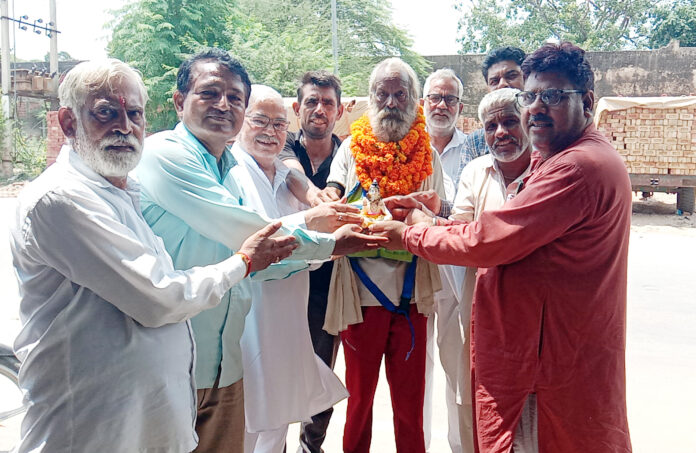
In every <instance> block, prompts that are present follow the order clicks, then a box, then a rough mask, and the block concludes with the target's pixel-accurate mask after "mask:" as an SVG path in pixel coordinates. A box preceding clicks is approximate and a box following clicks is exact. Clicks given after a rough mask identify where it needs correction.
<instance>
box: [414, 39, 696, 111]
mask: <svg viewBox="0 0 696 453" xmlns="http://www.w3.org/2000/svg"><path fill="white" fill-rule="evenodd" d="M425 58H426V59H427V60H428V61H430V62H431V63H432V64H433V71H434V70H436V69H440V68H451V69H452V70H454V72H455V73H456V74H457V75H458V76H459V78H460V79H461V80H462V83H463V84H464V110H463V111H462V115H463V116H465V117H469V118H476V115H477V108H478V103H479V102H480V100H481V98H482V97H483V96H484V95H485V94H486V84H485V82H484V80H483V75H482V74H481V63H483V59H484V58H485V55H438V56H428V57H425ZM588 59H589V60H590V64H591V65H592V68H593V70H594V72H595V94H596V99H599V98H601V97H604V96H662V95H666V96H681V95H689V94H695V93H696V47H680V46H679V43H678V42H676V41H674V42H672V43H671V44H670V45H668V46H667V47H663V48H661V49H657V50H635V51H617V52H588Z"/></svg>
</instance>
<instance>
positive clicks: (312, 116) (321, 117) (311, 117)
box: [309, 113, 326, 120]
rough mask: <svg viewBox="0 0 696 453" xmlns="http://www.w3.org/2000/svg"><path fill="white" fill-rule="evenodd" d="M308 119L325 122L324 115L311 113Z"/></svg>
mask: <svg viewBox="0 0 696 453" xmlns="http://www.w3.org/2000/svg"><path fill="white" fill-rule="evenodd" d="M309 119H310V120H315V119H318V120H325V119H326V115H324V114H323V113H312V114H311V115H310V116H309Z"/></svg>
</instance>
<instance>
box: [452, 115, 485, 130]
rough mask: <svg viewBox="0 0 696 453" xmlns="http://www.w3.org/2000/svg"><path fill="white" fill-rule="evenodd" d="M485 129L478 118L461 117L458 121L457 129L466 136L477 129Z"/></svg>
mask: <svg viewBox="0 0 696 453" xmlns="http://www.w3.org/2000/svg"><path fill="white" fill-rule="evenodd" d="M481 127H483V125H482V124H481V122H480V121H479V120H478V119H476V118H469V117H467V116H460V117H459V118H458V119H457V128H458V129H459V130H461V131H462V132H464V133H465V134H470V133H472V132H473V131H475V130H476V129H480V128H481Z"/></svg>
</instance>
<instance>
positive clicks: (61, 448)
mask: <svg viewBox="0 0 696 453" xmlns="http://www.w3.org/2000/svg"><path fill="white" fill-rule="evenodd" d="M10 245H11V248H12V253H13V256H14V266H15V269H16V272H17V276H18V279H19V283H20V286H21V292H22V300H21V302H20V318H21V321H22V330H21V331H20V333H19V335H18V337H17V339H16V341H15V351H16V352H17V353H18V355H19V356H20V357H21V358H22V360H23V363H22V367H21V370H20V378H19V380H20V385H21V386H22V388H23V390H24V391H25V392H26V398H27V399H28V400H29V403H30V406H29V409H28V411H27V414H26V417H25V418H24V422H23V423H22V440H21V443H20V445H19V447H18V451H19V452H29V451H31V452H37V451H44V452H50V453H57V452H97V451H108V452H124V453H126V452H128V453H131V452H158V453H159V452H189V451H191V450H192V449H193V448H194V447H195V446H196V444H197V440H198V439H197V436H196V434H195V433H194V420H195V416H196V405H195V388H196V386H195V383H194V381H193V377H192V374H191V372H192V368H193V363H194V347H193V337H192V333H191V329H190V327H189V324H188V322H183V321H186V320H187V319H188V318H190V317H191V316H193V315H195V314H197V313H199V312H200V311H202V310H205V309H207V308H210V307H213V306H215V305H216V304H218V303H219V301H220V298H221V297H222V296H223V294H225V292H226V291H228V290H229V289H230V288H231V287H232V286H233V285H234V284H235V283H237V282H239V281H240V280H241V279H242V278H243V276H244V273H245V271H246V265H245V264H244V263H243V262H242V260H241V258H239V257H232V258H228V259H227V260H225V261H223V262H222V263H219V264H217V265H212V266H207V267H199V268H195V269H192V270H190V271H177V270H174V268H173V266H172V261H171V258H170V257H169V255H167V253H166V252H165V249H164V246H163V245H162V241H161V240H160V239H159V238H158V237H157V236H155V235H154V233H153V232H152V231H151V230H150V228H149V227H148V226H147V223H146V222H145V220H144V219H143V217H142V215H141V214H140V209H139V196H138V188H137V185H136V184H135V183H134V182H133V181H132V180H130V179H129V180H128V187H127V190H121V189H118V188H116V187H115V186H113V185H112V184H110V183H109V182H108V181H107V180H105V179H104V178H102V177H101V176H99V175H98V174H96V173H95V172H94V171H92V170H91V169H90V168H89V167H87V166H86V165H85V164H84V162H83V161H82V160H81V159H80V157H79V156H78V155H77V154H76V153H75V152H74V151H72V150H71V149H70V148H69V147H63V149H62V150H61V153H60V155H59V156H58V160H57V162H56V164H54V165H53V166H51V167H50V168H48V169H47V170H46V171H45V172H44V173H43V174H42V175H41V176H39V177H38V178H37V179H36V180H35V181H34V182H32V183H31V184H29V185H28V186H27V187H26V188H25V189H24V191H23V192H22V193H21V194H20V196H19V200H18V207H17V216H16V219H15V224H14V227H13V229H12V232H11V240H10Z"/></svg>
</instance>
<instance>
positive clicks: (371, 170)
mask: <svg viewBox="0 0 696 453" xmlns="http://www.w3.org/2000/svg"><path fill="white" fill-rule="evenodd" d="M350 133H351V143H350V150H351V152H352V153H353V157H354V158H355V170H356V172H357V175H358V180H359V181H360V185H361V186H362V187H363V188H364V189H365V190H367V189H369V188H370V184H372V181H373V180H374V179H377V181H378V182H379V189H380V192H381V194H382V196H383V197H390V196H392V195H407V194H409V193H411V192H414V191H416V190H418V188H419V187H420V183H421V182H423V181H424V180H425V178H427V177H428V176H429V175H431V174H432V172H433V165H432V159H433V157H432V154H431V149H430V137H429V136H428V133H427V132H426V131H425V117H424V116H423V108H422V107H420V106H418V112H417V114H416V120H415V121H414V123H413V125H412V126H411V129H410V130H409V131H408V133H407V134H406V136H405V137H404V138H403V139H401V140H400V141H398V142H380V141H378V140H377V138H376V137H375V136H374V133H373V132H372V126H370V120H369V119H368V117H367V115H363V116H361V117H360V118H359V119H358V120H357V121H355V122H354V123H353V124H352V125H351V126H350Z"/></svg>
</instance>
